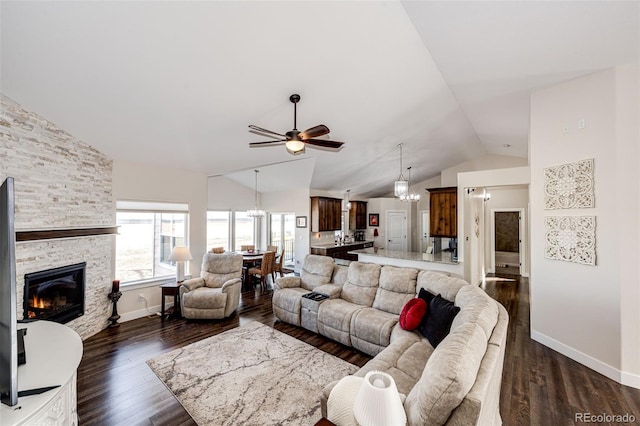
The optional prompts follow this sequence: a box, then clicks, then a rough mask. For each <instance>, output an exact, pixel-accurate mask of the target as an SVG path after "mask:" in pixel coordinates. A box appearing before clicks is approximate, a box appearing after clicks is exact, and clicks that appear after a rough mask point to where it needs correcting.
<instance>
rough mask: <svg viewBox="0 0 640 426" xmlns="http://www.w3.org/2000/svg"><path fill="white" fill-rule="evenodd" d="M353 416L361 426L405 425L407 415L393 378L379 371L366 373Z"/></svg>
mask: <svg viewBox="0 0 640 426" xmlns="http://www.w3.org/2000/svg"><path fill="white" fill-rule="evenodd" d="M353 415H354V416H355V418H356V421H357V422H358V424H359V425H361V426H377V425H380V426H383V425H384V426H392V425H393V426H395V425H405V424H406V423H407V415H406V413H405V412H404V407H403V406H402V401H401V400H400V394H398V388H397V387H396V382H395V381H394V380H393V377H391V376H390V375H389V374H387V373H383V372H381V371H370V372H368V373H367V375H366V376H364V381H363V382H362V385H361V386H360V390H359V391H358V395H357V396H356V401H355V403H354V405H353Z"/></svg>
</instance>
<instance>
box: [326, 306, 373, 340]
mask: <svg viewBox="0 0 640 426" xmlns="http://www.w3.org/2000/svg"><path fill="white" fill-rule="evenodd" d="M362 308H363V307H362V306H361V305H357V304H355V303H350V302H347V301H346V300H343V299H328V300H325V301H324V302H322V303H321V304H320V307H319V308H318V333H320V334H322V335H323V336H326V337H328V338H330V339H332V340H335V341H336V342H340V343H342V344H344V345H347V346H351V334H350V332H351V317H352V316H353V314H354V313H355V312H357V311H359V310H360V309H362Z"/></svg>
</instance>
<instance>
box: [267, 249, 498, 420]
mask: <svg viewBox="0 0 640 426" xmlns="http://www.w3.org/2000/svg"><path fill="white" fill-rule="evenodd" d="M421 288H424V289H426V290H428V291H429V292H431V293H433V294H440V295H441V296H442V297H443V298H444V299H447V300H449V301H451V302H454V304H455V306H457V307H459V308H460V312H459V313H458V314H457V315H456V317H455V319H454V320H453V323H452V325H451V331H450V333H449V335H448V336H447V337H446V338H445V339H444V340H442V342H440V344H438V345H437V347H436V348H435V349H434V348H433V346H432V345H431V344H430V343H429V341H428V340H427V339H426V338H424V337H423V336H422V334H420V333H419V332H417V331H406V330H403V329H402V328H401V327H400V325H399V324H398V319H399V315H400V313H401V310H402V307H403V306H404V305H405V303H406V302H407V301H408V300H410V299H412V298H414V297H416V295H417V294H418V292H419V291H420V289H421ZM312 291H313V292H315V293H320V294H324V295H326V296H328V299H326V300H323V301H319V302H313V301H310V300H309V299H306V298H303V297H302V296H303V295H304V294H306V293H310V292H312ZM273 311H274V314H275V315H276V317H277V318H278V319H280V320H282V321H284V322H287V323H291V324H295V325H298V326H300V325H302V326H304V327H305V328H307V329H310V330H312V331H316V332H318V333H319V334H322V335H324V336H327V337H329V338H331V339H333V340H336V341H338V342H341V343H343V344H345V345H348V346H352V347H354V348H356V349H358V350H360V351H362V352H364V353H366V354H369V355H372V356H374V358H373V359H371V360H370V361H369V362H368V363H367V364H366V365H364V366H363V367H362V368H361V369H360V370H359V371H358V372H357V373H356V374H355V375H356V376H359V377H364V376H365V375H366V373H367V372H369V371H371V370H378V371H383V372H386V373H389V374H390V375H391V376H393V378H394V380H395V382H396V385H397V388H398V391H399V392H400V393H401V394H402V396H403V401H404V408H405V411H406V414H407V421H408V424H410V425H440V424H446V425H496V424H501V418H500V412H499V399H500V387H501V379H502V367H503V361H504V351H505V342H506V335H507V325H508V316H507V312H506V310H505V309H504V307H503V306H502V305H500V304H499V303H498V302H496V301H495V300H493V299H491V298H490V297H489V296H488V295H487V294H486V293H485V292H484V291H482V290H481V289H480V288H478V287H476V286H472V285H470V284H468V283H467V282H466V281H464V280H461V279H459V278H454V277H449V276H447V275H445V274H442V273H438V272H433V271H417V270H415V269H411V268H398V267H393V266H380V265H376V264H367V263H361V262H352V263H351V264H350V265H349V266H348V267H346V266H339V265H335V264H334V263H333V259H331V258H328V257H324V256H316V255H309V256H307V258H306V259H305V262H304V265H303V268H302V271H301V274H300V276H299V277H292V276H289V277H282V278H280V279H278V280H277V281H276V289H275V291H274V295H273ZM336 383H337V382H334V383H330V384H328V385H327V386H326V388H325V390H324V392H323V395H321V396H320V399H321V403H322V409H323V414H325V415H326V414H327V413H326V410H327V400H328V397H329V394H330V392H331V389H332V388H333V387H334V386H335V384H336Z"/></svg>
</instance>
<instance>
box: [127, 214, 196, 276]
mask: <svg viewBox="0 0 640 426" xmlns="http://www.w3.org/2000/svg"><path fill="white" fill-rule="evenodd" d="M187 209H188V206H187V205H184V204H178V205H173V204H166V203H144V202H128V201H125V202H123V201H118V203H117V210H116V223H117V225H118V235H117V237H116V278H117V279H119V280H120V281H121V282H123V283H128V282H134V281H144V280H152V279H154V278H163V277H171V276H173V275H175V273H176V270H175V262H171V261H169V260H168V258H169V255H170V254H171V251H172V250H173V247H175V246H178V245H188V244H187V233H188V219H189V214H188V211H186V210H187ZM179 210H184V211H179Z"/></svg>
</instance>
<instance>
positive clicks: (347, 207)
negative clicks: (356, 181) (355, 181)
mask: <svg viewBox="0 0 640 426" xmlns="http://www.w3.org/2000/svg"><path fill="white" fill-rule="evenodd" d="M350 192H351V190H350V189H347V192H346V195H345V200H344V207H343V208H342V211H343V212H348V211H349V210H351V201H349V193H350Z"/></svg>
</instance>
